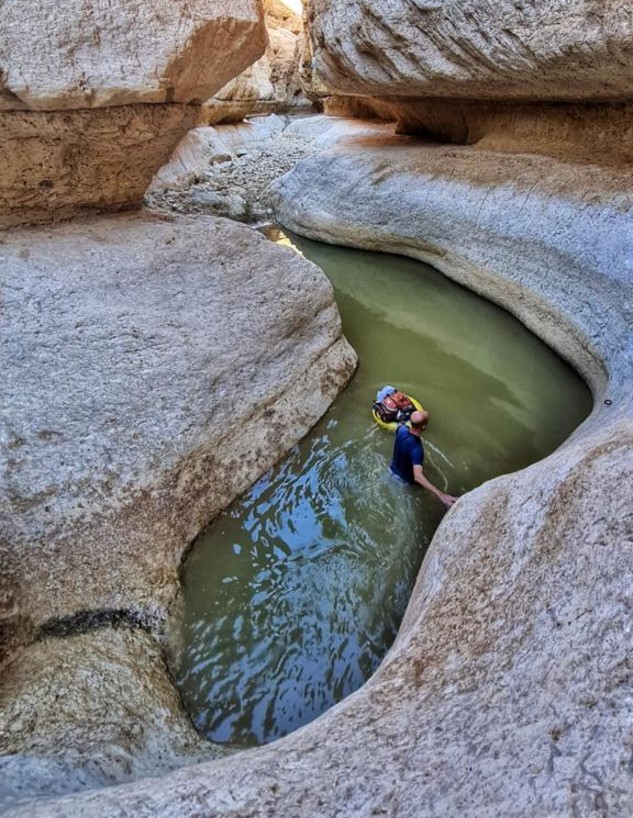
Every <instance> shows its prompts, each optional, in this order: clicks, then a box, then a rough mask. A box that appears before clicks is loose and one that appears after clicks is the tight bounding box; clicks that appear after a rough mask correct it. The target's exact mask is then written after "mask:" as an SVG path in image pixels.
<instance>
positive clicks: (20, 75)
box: [0, 0, 266, 228]
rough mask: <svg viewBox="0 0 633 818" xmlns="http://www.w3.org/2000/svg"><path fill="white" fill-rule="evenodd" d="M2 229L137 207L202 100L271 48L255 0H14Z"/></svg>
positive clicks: (1, 89)
mask: <svg viewBox="0 0 633 818" xmlns="http://www.w3.org/2000/svg"><path fill="white" fill-rule="evenodd" d="M0 42H2V50H1V52H0V111H1V112H3V113H0V150H1V151H2V154H3V155H5V156H6V157H7V159H6V160H5V161H4V163H3V164H4V168H5V171H4V172H3V174H2V179H1V180H0V228H2V227H7V226H11V225H14V224H20V223H36V222H44V221H52V220H58V219H62V218H68V217H71V216H73V215H78V214H81V213H85V212H86V211H95V210H122V209H128V208H131V207H139V206H140V203H141V200H142V194H143V192H144V190H145V189H146V188H147V185H148V184H149V182H150V180H151V177H152V175H153V174H154V173H155V172H156V170H158V168H160V166H161V165H162V164H164V162H165V161H166V159H167V158H168V156H169V154H170V152H171V151H172V150H173V148H174V146H175V145H176V144H177V143H178V141H179V139H180V138H181V137H182V136H183V135H184V134H185V133H186V132H187V131H188V130H189V128H190V127H191V126H192V125H193V124H194V123H195V121H196V119H197V117H198V115H199V107H197V106H196V105H195V104H194V103H198V104H199V103H200V102H201V101H203V100H204V99H207V98H208V97H209V96H210V95H211V94H213V93H214V92H215V91H217V90H218V89H219V88H220V87H222V85H224V84H225V83H226V82H227V81H228V80H230V79H231V78H232V77H234V76H235V75H236V74H238V73H239V72H240V71H242V69H244V68H246V67H247V66H248V65H250V64H251V63H252V62H253V61H254V60H256V59H257V58H258V57H259V56H260V55H261V54H262V53H263V51H264V48H265V46H266V30H265V26H264V21H263V15H262V12H261V8H260V6H259V3H258V2H257V0H236V2H231V3H229V2H225V0H193V2H183V1H182V0H178V1H177V2H169V3H162V4H156V3H145V2H115V3H113V4H112V3H109V4H103V3H101V4H99V3H83V2H80V0H72V1H71V2H70V3H66V4H65V5H64V8H63V10H60V8H59V7H58V6H57V5H54V4H51V3H50V2H46V3H44V4H42V3H35V2H32V1H31V0H28V2H18V0H8V2H6V3H4V5H3V7H2V12H1V13H0Z"/></svg>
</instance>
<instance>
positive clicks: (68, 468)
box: [0, 214, 356, 639]
mask: <svg viewBox="0 0 633 818" xmlns="http://www.w3.org/2000/svg"><path fill="white" fill-rule="evenodd" d="M0 259H1V265H2V286H3V291H4V304H5V318H4V321H3V323H2V329H1V332H2V339H1V340H2V347H3V360H4V361H5V362H6V364H5V372H4V397H5V401H4V404H3V410H2V442H3V446H2V452H3V455H2V460H3V462H2V470H3V474H4V485H3V492H2V494H3V508H2V517H1V528H0V532H1V541H2V558H3V580H4V588H5V590H6V589H9V590H10V591H12V594H9V596H8V597H7V598H5V609H6V610H7V611H8V612H9V614H10V616H9V619H8V620H6V621H5V624H7V623H8V624H9V625H11V624H12V623H13V624H14V625H15V628H16V629H18V630H19V631H20V634H22V635H21V636H20V634H18V637H19V638H21V639H24V638H26V637H25V634H28V632H29V631H30V632H33V630H34V629H36V628H37V627H38V626H39V625H40V624H42V623H44V622H47V621H48V622H49V623H50V620H53V621H56V620H58V619H59V618H63V617H72V616H73V615H75V614H76V613H77V612H82V611H86V612H90V611H101V610H106V611H107V610H117V611H125V612H127V613H128V614H129V615H130V616H132V617H133V618H134V620H135V622H136V623H137V624H142V625H144V626H145V627H150V628H155V629H156V628H158V629H159V628H160V622H161V620H162V618H163V616H164V611H165V607H166V606H167V605H168V604H170V603H171V602H172V601H173V599H174V596H175V594H176V590H177V576H178V568H179V564H180V559H181V557H182V554H183V551H184V549H185V548H186V547H187V546H188V545H189V543H190V542H191V540H192V539H193V538H194V537H195V536H196V535H197V534H198V533H199V531H200V530H201V528H202V527H203V525H204V524H205V523H206V522H208V521H209V520H210V519H211V518H212V517H213V516H214V515H215V514H216V513H217V512H218V511H219V510H220V509H222V508H223V507H224V506H226V505H227V504H228V503H229V502H230V501H231V500H232V499H233V498H234V497H236V496H237V495H238V494H240V493H241V492H242V491H244V490H245V489H246V488H247V487H248V486H249V485H250V484H251V483H252V482H253V481H254V480H255V479H256V478H257V477H258V476H259V475H260V474H262V472H263V471H265V470H266V469H267V468H268V467H269V466H270V465H272V464H273V463H275V462H276V461H277V460H278V459H279V458H280V457H281V456H282V455H283V454H285V453H286V451H287V450H288V449H289V448H290V446H292V445H293V444H294V443H295V442H296V441H297V440H298V439H299V438H300V437H301V436H302V435H304V434H305V433H306V432H307V431H308V430H309V429H310V427H311V426H312V425H313V424H314V423H315V422H316V421H317V420H318V418H319V417H320V416H321V415H322V414H323V413H324V412H325V410H326V409H327V407H328V406H329V405H330V403H331V402H332V400H333V399H334V397H335V396H336V395H337V394H338V392H339V391H340V390H341V389H342V388H343V386H344V385H345V384H346V382H347V381H348V379H349V378H350V377H351V375H352V373H353V371H354V367H355V363H356V360H355V355H354V353H353V351H352V350H351V348H350V347H349V345H348V344H347V342H346V341H345V339H344V337H343V336H342V333H341V325H340V318H339V315H338V310H337V308H336V304H335V302H334V298H333V293H332V288H331V286H330V284H329V282H328V281H327V279H326V278H325V276H324V275H323V274H322V273H321V271H320V270H319V269H318V268H317V267H315V266H314V265H313V264H311V263H309V262H307V261H304V260H303V259H300V258H297V257H295V256H294V255H293V254H291V253H290V252H289V251H287V250H284V249H282V248H278V247H276V246H275V245H273V244H272V243H271V242H269V241H267V240H266V239H265V238H264V237H263V236H262V235H260V234H259V233H257V232H255V231H253V230H250V229H248V228H244V227H240V226H239V225H235V224H233V223H231V222H228V221H223V220H214V219H210V218H206V217H198V218H195V219H193V218H186V217H179V218H177V217H162V218H161V217H157V216H151V215H147V214H141V215H138V216H120V217H111V218H102V219H99V220H96V219H95V220H92V221H84V222H77V223H73V224H68V225H64V226H61V227H58V228H55V229H31V230H20V231H17V230H16V231H10V232H8V233H7V234H6V235H5V236H4V238H3V239H2V241H1V243H0ZM44 589H46V590H45V591H44ZM5 597H6V595H5ZM11 635H12V634H11V628H9V636H11ZM13 636H15V634H13Z"/></svg>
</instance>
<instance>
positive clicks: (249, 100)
mask: <svg viewBox="0 0 633 818" xmlns="http://www.w3.org/2000/svg"><path fill="white" fill-rule="evenodd" d="M265 9H266V16H265V20H266V26H267V29H268V47H267V49H266V53H265V54H264V56H263V57H261V59H259V60H258V61H257V62H256V63H254V64H253V65H252V66H250V67H249V68H247V69H246V70H245V71H243V72H242V73H241V74H240V75H239V76H237V77H235V79H232V80H231V81H230V82H229V83H227V84H226V85H225V86H224V87H223V88H221V89H220V90H219V91H218V92H217V94H215V95H214V96H213V97H212V98H211V99H209V100H208V101H207V102H205V104H204V105H203V106H202V114H201V122H203V123H204V124H207V125H214V124H218V123H220V122H239V121H240V120H241V119H243V118H244V117H245V116H247V115H252V114H266V113H286V112H289V111H293V110H300V109H302V108H303V109H309V108H310V106H311V104H312V103H311V101H310V100H309V99H308V98H307V97H306V96H305V94H304V91H303V88H302V84H301V79H300V76H299V64H300V61H301V50H302V47H303V33H302V28H303V27H302V21H301V17H299V15H296V14H293V12H292V11H291V10H290V9H289V8H288V7H287V6H284V4H283V3H281V2H280V0H272V2H271V0H268V2H266V3H265Z"/></svg>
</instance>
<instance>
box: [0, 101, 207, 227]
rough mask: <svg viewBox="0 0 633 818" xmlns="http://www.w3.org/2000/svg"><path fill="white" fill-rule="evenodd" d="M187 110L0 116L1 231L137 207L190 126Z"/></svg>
mask: <svg viewBox="0 0 633 818" xmlns="http://www.w3.org/2000/svg"><path fill="white" fill-rule="evenodd" d="M197 116H198V109H197V108H196V107H194V106H192V105H127V106H123V107H121V108H100V109H97V110H94V111H65V112H63V113H62V112H54V113H45V112H42V111H38V112H30V111H11V112H7V113H4V114H0V145H2V150H3V151H5V152H6V154H5V155H6V159H7V161H6V163H5V164H4V170H3V172H2V174H0V228H1V227H10V226H12V225H18V224H22V223H25V222H28V223H37V222H40V221H41V222H46V221H50V220H51V219H52V218H54V219H62V218H70V217H71V216H77V215H80V214H81V213H82V212H83V213H84V214H85V213H86V212H90V211H91V210H92V211H96V210H125V209H128V208H132V207H138V206H139V203H140V201H141V200H142V198H143V194H144V192H145V190H146V188H147V185H148V180H149V179H151V177H152V174H153V173H155V172H156V171H157V170H158V168H160V167H161V165H162V164H163V163H164V162H166V161H167V159H168V158H169V156H170V154H171V152H172V150H173V147H174V145H175V144H176V143H177V142H178V140H179V139H180V138H181V137H182V136H183V135H184V134H186V133H187V131H188V130H189V128H191V127H192V126H193V125H194V124H195V120H196V118H197Z"/></svg>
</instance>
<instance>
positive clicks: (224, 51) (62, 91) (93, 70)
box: [0, 0, 266, 111]
mask: <svg viewBox="0 0 633 818" xmlns="http://www.w3.org/2000/svg"><path fill="white" fill-rule="evenodd" d="M0 43H1V46H0V77H2V81H1V86H0V89H1V97H2V101H3V107H4V108H5V109H13V108H18V109H22V108H30V109H32V110H45V111H51V110H60V109H71V108H96V107H113V106H119V105H129V104H132V103H138V102H146V103H147V102H152V103H157V102H159V103H161V102H168V103H169V102H181V103H182V102H185V103H186V102H191V101H192V100H197V101H198V102H202V101H203V100H205V99H208V98H209V97H210V96H211V95H212V94H213V93H214V92H215V91H217V89H218V88H221V87H222V86H223V85H224V84H225V83H226V82H227V81H228V80H230V79H231V78H232V77H234V76H236V75H237V74H238V73H239V72H240V71H241V70H242V69H244V68H246V67H247V66H248V65H250V64H251V63H252V62H254V61H255V60H256V59H257V58H258V57H259V56H261V54H262V53H263V51H264V48H265V46H266V30H265V27H264V23H263V14H262V9H261V6H260V3H259V2H258V0H187V2H185V1H184V0H176V1H175V2H173V1H171V2H162V3H160V2H159V3H156V2H152V3H147V2H144V0H115V2H113V3H106V4H104V3H85V2H83V0H66V2H65V3H64V6H63V10H62V9H60V7H59V5H58V4H57V3H54V2H52V0H44V2H42V0H5V2H4V3H3V4H2V9H1V10H0Z"/></svg>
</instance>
